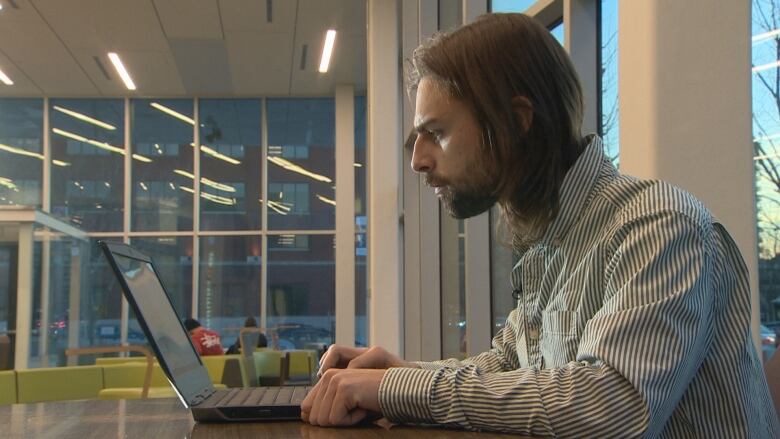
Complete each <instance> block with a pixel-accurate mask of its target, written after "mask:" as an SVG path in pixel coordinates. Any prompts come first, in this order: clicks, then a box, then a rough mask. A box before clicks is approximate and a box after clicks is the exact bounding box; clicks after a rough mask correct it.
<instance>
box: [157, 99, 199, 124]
mask: <svg viewBox="0 0 780 439" xmlns="http://www.w3.org/2000/svg"><path fill="white" fill-rule="evenodd" d="M149 105H150V106H152V108H156V109H158V110H160V111H162V112H163V113H165V114H167V115H169V116H173V117H175V118H176V119H179V120H183V121H184V122H187V123H188V124H190V125H195V120H194V119H192V118H191V117H187V116H185V115H183V114H181V113H179V112H178V111H176V110H173V109H171V108H168V107H166V106H165V105H162V104H159V103H157V102H152V103H151V104H149Z"/></svg>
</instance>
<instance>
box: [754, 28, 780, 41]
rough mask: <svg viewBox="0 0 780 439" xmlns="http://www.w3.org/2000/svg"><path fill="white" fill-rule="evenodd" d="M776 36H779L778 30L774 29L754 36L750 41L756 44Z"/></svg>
mask: <svg viewBox="0 0 780 439" xmlns="http://www.w3.org/2000/svg"><path fill="white" fill-rule="evenodd" d="M778 34H780V29H774V30H771V31H769V32H764V33H762V34H758V35H754V36H753V37H752V38H751V39H752V40H753V43H758V42H759V41H764V40H768V39H770V38H772V37H774V36H775V35H778Z"/></svg>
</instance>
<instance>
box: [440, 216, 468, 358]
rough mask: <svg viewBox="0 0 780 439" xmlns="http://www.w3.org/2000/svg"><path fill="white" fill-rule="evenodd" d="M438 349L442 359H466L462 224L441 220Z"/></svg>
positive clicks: (450, 218)
mask: <svg viewBox="0 0 780 439" xmlns="http://www.w3.org/2000/svg"><path fill="white" fill-rule="evenodd" d="M440 234H441V235H440V236H441V240H440V245H441V326H442V327H441V338H442V340H441V348H442V356H443V358H465V357H466V355H467V352H468V351H467V346H466V271H465V233H464V223H463V220H456V219H454V218H452V217H451V216H449V215H447V214H446V213H444V214H442V215H441V218H440Z"/></svg>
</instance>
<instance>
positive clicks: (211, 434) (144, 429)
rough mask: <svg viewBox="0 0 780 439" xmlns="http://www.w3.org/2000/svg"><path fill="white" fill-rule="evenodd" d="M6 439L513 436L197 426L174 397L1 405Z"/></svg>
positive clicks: (281, 425)
mask: <svg viewBox="0 0 780 439" xmlns="http://www.w3.org/2000/svg"><path fill="white" fill-rule="evenodd" d="M0 437H2V438H6V437H10V438H36V439H43V438H51V439H68V438H75V439H86V438H109V437H110V438H125V437H126V438H169V437H170V438H226V437H227V438H253V439H255V438H256V439H262V438H268V439H272V438H273V439H277V438H304V439H342V438H347V439H349V438H361V439H362V438H368V439H372V438H388V437H392V438H421V437H425V439H445V438H455V439H459V438H460V439H466V438H470V439H488V438H509V437H512V438H517V436H511V435H504V434H493V433H471V432H466V431H457V430H448V429H442V428H423V427H417V428H413V427H403V426H399V427H393V428H392V429H390V430H385V429H382V428H379V427H375V426H373V425H366V426H360V427H351V428H320V427H312V426H310V425H308V424H304V423H302V422H266V423H230V424H196V423H195V421H193V420H192V416H190V413H189V411H188V410H186V409H184V407H183V406H182V405H181V403H180V402H179V401H178V400H177V399H147V400H129V401H97V400H88V401H66V402H47V403H38V404H15V405H3V406H0Z"/></svg>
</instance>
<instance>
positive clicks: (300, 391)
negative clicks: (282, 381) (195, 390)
mask: <svg viewBox="0 0 780 439" xmlns="http://www.w3.org/2000/svg"><path fill="white" fill-rule="evenodd" d="M311 389H312V387H310V386H283V387H253V388H247V389H231V390H227V391H217V394H216V395H214V396H213V397H212V398H209V399H214V402H213V404H214V406H220V407H240V406H250V407H251V406H269V405H300V404H301V403H302V402H303V399H304V398H306V394H307V393H309V390H311Z"/></svg>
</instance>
